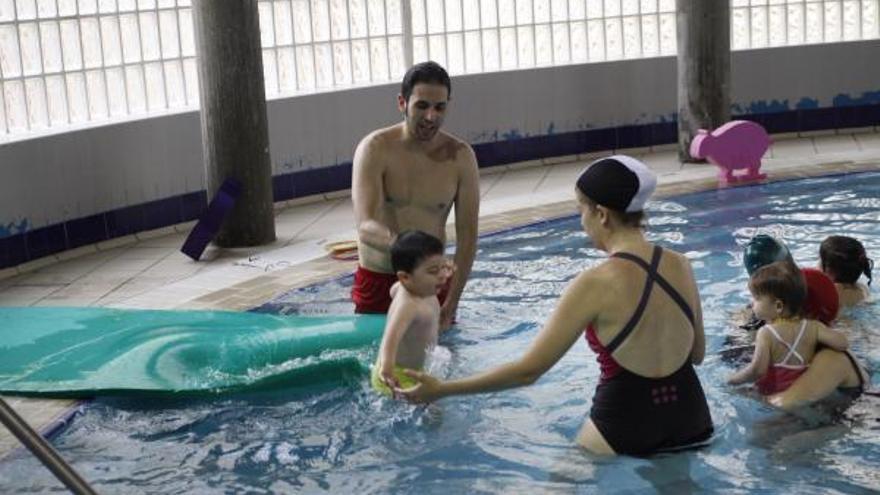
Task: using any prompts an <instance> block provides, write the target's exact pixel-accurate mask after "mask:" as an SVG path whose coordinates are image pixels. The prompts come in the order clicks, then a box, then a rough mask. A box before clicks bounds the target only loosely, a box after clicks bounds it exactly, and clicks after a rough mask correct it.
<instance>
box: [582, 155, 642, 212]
mask: <svg viewBox="0 0 880 495" xmlns="http://www.w3.org/2000/svg"><path fill="white" fill-rule="evenodd" d="M577 188H578V190H579V191H580V192H581V193H583V195H584V196H586V197H588V198H590V199H591V200H593V201H595V202H596V203H598V204H600V205H602V206H604V207H606V208H611V209H612V210H616V211H623V212H627V213H632V212H636V211H642V210H643V209H644V208H645V202H647V201H648V198H649V197H650V196H651V194H653V193H654V189H656V188H657V176H656V175H655V174H654V172H652V171H651V169H649V168H648V167H647V165H645V164H644V163H642V162H640V161H639V160H636V159H635V158H633V157H631V156H626V155H614V156H609V157H608V158H602V159H600V160H596V161H595V162H593V163H591V164H589V165H587V168H585V169H584V171H583V172H581V175H580V176H579V177H578V179H577Z"/></svg>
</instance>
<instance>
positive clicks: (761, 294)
mask: <svg viewBox="0 0 880 495" xmlns="http://www.w3.org/2000/svg"><path fill="white" fill-rule="evenodd" d="M749 290H750V291H751V293H752V299H753V302H752V308H753V309H754V311H755V314H756V315H757V316H758V318H760V319H762V320H764V321H766V322H767V324H766V325H764V326H763V327H761V329H759V330H758V334H757V336H756V338H755V353H754V355H753V356H752V362H751V363H749V364H748V365H747V366H746V367H745V368H743V369H741V370H739V371H737V372H736V373H734V374H733V375H731V376H730V378H728V380H727V382H728V383H730V384H731V385H737V384H740V383H746V382H753V381H754V382H756V383H755V384H756V385H757V387H758V391H759V392H760V393H761V394H763V395H771V394H775V393H778V392H782V391H783V390H785V389H787V388H788V387H789V386H790V385H791V384H792V383H794V381H795V380H796V379H797V378H798V377H799V376H800V375H801V374H802V373H803V372H804V371H806V369H807V367H808V366H809V365H810V361H812V359H813V355H814V354H815V353H816V347H817V345H819V344H822V345H824V346H827V347H831V348H833V349H836V350H839V351H844V350H846V348H847V346H848V343H847V340H846V336H845V335H843V334H842V333H840V332H837V331H834V330H831V329H829V328H828V327H826V326H825V325H824V324H823V323H821V322H818V321H815V320H808V319H806V318H804V317H803V307H804V301H805V299H806V297H807V288H806V284H805V282H804V277H803V275H802V274H801V272H800V270H798V268H797V267H796V266H795V265H794V263H791V262H789V261H777V262H774V263H770V264H769V265H766V266H764V267H761V268H759V269H757V270H756V271H755V272H754V274H753V275H752V277H751V279H750V280H749Z"/></svg>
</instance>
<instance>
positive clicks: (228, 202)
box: [180, 178, 241, 261]
mask: <svg viewBox="0 0 880 495" xmlns="http://www.w3.org/2000/svg"><path fill="white" fill-rule="evenodd" d="M240 194H241V183H240V182H238V181H237V180H235V179H232V178H230V179H226V180H225V181H223V184H221V185H220V189H219V190H218V191H217V194H216V195H214V199H212V200H211V203H210V204H209V205H208V209H207V210H205V213H203V214H202V216H201V218H199V221H198V222H197V223H196V226H195V227H193V229H192V230H191V231H190V233H189V235H188V236H187V238H186V242H184V243H183V247H181V248H180V251H181V252H182V253H183V254H185V255H187V256H189V257H190V258H192V259H193V260H195V261H198V260H199V258H201V257H202V253H204V252H205V248H207V247H208V243H209V242H211V239H213V238H214V237H215V236H216V235H217V232H219V231H220V226H221V225H223V219H225V218H226V215H228V214H229V212H230V211H232V207H233V206H235V200H236V199H238V196H239V195H240Z"/></svg>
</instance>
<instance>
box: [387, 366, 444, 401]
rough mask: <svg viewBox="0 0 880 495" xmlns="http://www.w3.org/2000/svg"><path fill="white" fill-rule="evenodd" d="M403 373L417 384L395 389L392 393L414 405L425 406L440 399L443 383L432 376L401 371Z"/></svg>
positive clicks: (413, 371)
mask: <svg viewBox="0 0 880 495" xmlns="http://www.w3.org/2000/svg"><path fill="white" fill-rule="evenodd" d="M403 373H404V374H405V375H406V376H408V377H410V378H412V379H413V380H415V381H417V382H419V383H418V384H417V385H414V386H412V387H410V388H395V389H394V393H395V394H396V395H399V396H400V397H402V398H404V399H406V400H407V401H409V402H412V403H414V404H427V403H429V402H434V401H435V400H437V399H439V398H441V397H442V396H443V395H442V393H441V388H442V387H443V382H441V381H440V380H438V379H436V378H434V377H433V376H431V375H429V374H427V373H424V372H422V371H416V370H410V369H407V370H403Z"/></svg>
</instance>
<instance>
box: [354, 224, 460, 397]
mask: <svg viewBox="0 0 880 495" xmlns="http://www.w3.org/2000/svg"><path fill="white" fill-rule="evenodd" d="M391 267H392V269H393V270H394V272H395V273H396V274H397V279H398V283H397V284H395V286H394V287H393V288H392V289H391V297H392V301H391V306H390V308H389V309H388V319H387V320H386V322H385V333H384V334H383V335H382V344H381V347H380V348H379V357H378V360H377V361H376V364H375V365H374V366H373V371H372V375H371V380H370V382H371V384H372V385H373V388H374V389H376V390H377V391H379V392H380V393H382V394H384V395H388V396H391V395H393V394H392V389H394V388H406V387H411V386H413V385H415V384H416V382H415V381H414V380H412V379H411V378H410V377H408V376H407V375H405V374H404V373H403V370H404V369H406V368H409V369H415V370H421V369H422V368H423V367H424V365H425V359H426V357H427V355H428V353H429V352H430V351H431V349H433V348H434V346H435V345H436V344H437V334H438V332H439V329H440V303H439V301H438V300H437V294H438V293H439V292H440V291H441V290H442V289H443V288H444V287H445V286H446V282H447V281H448V279H449V277H451V276H452V266H451V264H450V263H449V261H448V260H447V259H446V258H445V257H444V256H443V243H442V242H440V240H439V239H437V238H436V237H434V236H432V235H429V234H426V233H424V232H421V231H414V230H410V231H406V232H401V233H400V235H399V236H398V237H397V239H396V240H395V241H394V243H393V244H392V245H391Z"/></svg>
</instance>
